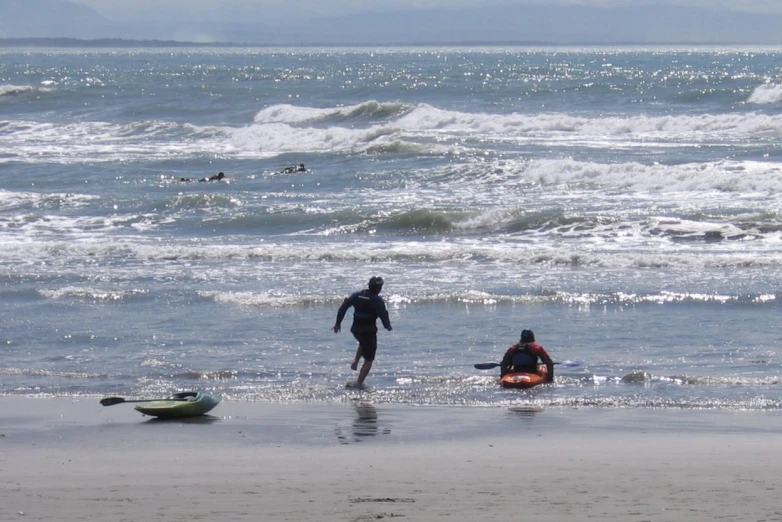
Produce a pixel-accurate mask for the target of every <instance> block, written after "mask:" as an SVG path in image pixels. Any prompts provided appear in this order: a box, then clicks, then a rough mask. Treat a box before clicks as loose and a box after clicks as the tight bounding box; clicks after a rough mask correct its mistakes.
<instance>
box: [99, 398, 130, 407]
mask: <svg viewBox="0 0 782 522" xmlns="http://www.w3.org/2000/svg"><path fill="white" fill-rule="evenodd" d="M121 402H125V399H123V398H122V397H106V398H105V399H101V400H100V403H101V404H102V405H104V406H114V405H115V404H119V403H121Z"/></svg>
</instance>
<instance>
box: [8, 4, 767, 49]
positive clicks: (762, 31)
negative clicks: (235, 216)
mask: <svg viewBox="0 0 782 522" xmlns="http://www.w3.org/2000/svg"><path fill="white" fill-rule="evenodd" d="M781 3H782V2H770V1H764V0H755V1H749V2H740V1H736V0H733V1H729V0H716V1H706V0H668V1H663V0H648V1H646V2H640V3H639V2H637V1H631V0H581V1H570V0H560V1H553V2H546V3H542V2H541V1H539V0H537V1H533V0H493V1H492V0H490V1H485V2H481V3H480V5H479V6H476V5H474V4H475V2H470V1H467V0H429V1H416V0H395V1H393V2H388V1H380V0H374V1H366V2H360V1H355V0H335V1H333V2H330V3H328V4H324V3H323V2H321V1H318V2H316V1H312V0H303V1H300V2H296V3H293V2H283V1H279V0H233V1H225V0H201V1H200V2H198V3H197V4H194V3H192V2H189V1H186V0H4V2H2V3H0V38H36V37H37V38H81V39H98V38H122V39H130V40H175V41H187V42H196V43H198V42H200V43H210V42H226V43H238V44H253V43H255V44H272V45H274V44H280V45H297V44H313V43H320V44H325V45H329V44H336V45H339V44H344V45H361V44H370V45H371V44H401V45H404V44H415V43H433V44H436V43H456V42H464V43H469V42H484V43H491V42H541V43H551V44H568V43H579V44H588V43H592V44H611V43H639V44H644V43H660V44H672V43H703V44H713V43H731V44H770V45H778V44H782V34H780V33H781V32H780V31H779V30H778V28H779V27H781V26H782V5H779V4H781Z"/></svg>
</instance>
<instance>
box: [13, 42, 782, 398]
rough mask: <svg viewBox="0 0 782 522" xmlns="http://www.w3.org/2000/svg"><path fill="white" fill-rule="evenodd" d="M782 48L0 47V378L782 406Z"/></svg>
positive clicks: (78, 390)
mask: <svg viewBox="0 0 782 522" xmlns="http://www.w3.org/2000/svg"><path fill="white" fill-rule="evenodd" d="M781 58H782V49H780V48H755V47H753V48H744V47H736V48H723V47H720V48H717V47H704V48H676V47H649V48H641V47H627V48H619V47H605V48H603V47H585V48H528V47H491V48H490V47H474V48H470V47H449V48H435V47H420V48H388V49H386V48H230V49H229V48H177V49H163V48H161V49H146V48H145V49H124V48H123V49H104V48H101V49H86V48H85V49H67V50H61V49H41V48H36V49H25V48H3V49H0V180H2V183H1V184H0V243H1V244H2V248H0V317H2V322H1V323H0V324H1V325H2V327H1V328H0V395H13V396H20V395H22V396H40V397H50V396H65V397H95V398H98V397H101V396H105V395H122V396H132V397H158V396H161V395H166V394H168V393H173V392H175V391H181V390H190V389H196V390H205V391H209V392H213V393H215V394H218V395H221V396H222V397H223V398H224V399H225V400H235V401H248V402H267V403H304V402H307V403H311V402H312V403H319V402H322V403H335V402H337V403H339V402H351V401H356V400H360V401H370V402H371V403H373V404H394V405H422V406H426V405H434V406H451V405H453V406H475V407H482V406H483V407H487V406H489V407H490V406H503V407H504V406H508V407H522V408H524V407H533V408H564V409H577V408H578V409H581V408H609V409H614V408H631V409H646V408H662V409H677V410H681V409H696V410H704V409H706V410H711V409H720V410H735V411H744V410H780V409H782V386H780V372H782V355H781V354H780V350H782V327H781V326H780V321H779V318H780V312H781V311H782V310H780V297H781V296H782V191H780V189H782V149H780V147H779V143H780V140H782V59H781ZM299 163H304V164H305V165H306V168H307V171H306V172H284V171H283V169H284V168H285V167H288V166H291V165H298V164H299ZM218 172H224V173H225V175H226V179H225V180H223V181H211V182H210V181H206V182H201V181H198V180H200V179H204V178H208V177H210V176H213V175H215V174H217V173H218ZM182 178H186V179H190V180H191V181H182ZM374 275H380V276H382V277H383V278H384V279H385V281H386V284H385V287H384V289H383V294H382V295H383V296H384V298H385V299H386V302H387V305H388V307H389V310H390V316H391V322H392V323H393V325H394V330H393V331H392V332H386V331H385V330H383V329H382V328H381V331H380V332H379V334H378V337H379V348H378V356H377V359H376V361H375V365H374V368H373V370H372V373H371V374H370V376H369V378H368V380H367V384H368V385H369V386H368V389H367V390H364V391H359V390H350V389H346V388H345V383H346V382H348V381H351V380H354V379H355V373H354V372H352V371H351V370H350V368H349V364H350V362H351V359H352V356H353V353H354V351H355V348H356V345H355V341H354V339H353V337H352V335H351V334H350V332H349V326H350V312H349V314H348V317H347V318H346V320H345V322H344V323H343V331H342V332H341V333H339V334H334V333H333V332H332V331H331V330H330V329H331V326H332V325H333V324H334V320H335V316H336V312H337V308H338V307H339V305H340V303H341V302H342V300H343V299H344V298H345V297H346V296H347V295H349V294H350V293H352V292H353V291H356V290H359V289H361V288H364V287H365V286H366V284H367V281H368V280H369V278H370V277H371V276H374ZM524 328H529V329H532V330H533V331H534V332H535V334H536V337H537V340H538V342H539V343H540V344H542V345H543V346H545V347H546V349H547V350H548V351H549V353H550V354H551V355H552V357H553V358H554V359H555V360H556V361H559V362H570V363H572V364H562V365H560V366H558V367H557V372H556V375H557V382H556V384H555V385H548V386H542V387H538V388H534V389H532V390H526V391H525V390H505V389H502V388H500V387H499V386H498V384H497V379H498V372H497V370H490V371H486V370H483V371H481V370H476V369H475V368H474V366H473V365H474V364H475V363H482V362H496V361H498V360H499V359H500V358H501V357H502V354H503V353H504V351H505V350H506V349H507V347H508V346H510V345H512V344H514V343H515V342H516V341H517V340H518V337H519V334H520V332H521V330H522V329H524Z"/></svg>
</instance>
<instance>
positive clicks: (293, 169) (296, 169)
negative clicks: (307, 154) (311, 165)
mask: <svg viewBox="0 0 782 522" xmlns="http://www.w3.org/2000/svg"><path fill="white" fill-rule="evenodd" d="M282 171H283V172H284V173H285V174H291V173H293V172H307V169H306V168H305V167H304V163H299V164H298V166H294V167H285V168H284V169H282Z"/></svg>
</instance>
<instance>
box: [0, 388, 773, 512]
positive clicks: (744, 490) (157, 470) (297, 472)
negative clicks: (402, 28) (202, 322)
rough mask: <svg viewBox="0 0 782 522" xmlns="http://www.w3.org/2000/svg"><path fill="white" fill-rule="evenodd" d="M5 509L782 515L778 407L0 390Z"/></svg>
mask: <svg viewBox="0 0 782 522" xmlns="http://www.w3.org/2000/svg"><path fill="white" fill-rule="evenodd" d="M0 411H2V414H1V415H0V477H2V483H1V484H0V520H3V521H15V520H20V521H26V522H30V521H77V520H78V521H83V520H90V521H133V522H140V521H145V522H146V521H153V520H161V521H179V520H188V521H192V520H207V521H233V520H253V521H258V520H264V521H266V520H295V521H302V520H318V521H365V520H366V521H368V520H383V519H391V518H400V519H404V520H415V521H419V520H420V521H431V520H536V521H576V520H578V521H582V520H591V519H599V520H622V521H647V520H648V521H685V520H686V521H693V520H699V521H700V520H704V521H706V520H708V521H711V520H757V521H760V520H764V521H765V520H782V502H780V501H779V497H780V493H781V492H782V491H780V490H779V489H778V484H779V482H780V480H782V479H781V478H780V464H779V462H780V455H777V453H780V449H779V446H778V445H777V444H776V442H777V439H778V431H777V427H778V425H779V421H780V420H781V419H780V414H778V413H775V412H692V411H655V410H651V411H638V410H633V411H627V410H619V409H617V410H607V409H606V410H546V411H538V410H530V409H518V410H515V409H513V408H499V407H496V408H471V407H447V408H445V407H407V406H399V405H373V404H369V403H362V402H353V403H346V404H261V403H236V402H231V401H224V402H223V403H222V404H220V406H218V407H217V408H216V409H215V410H214V411H213V413H214V415H212V416H209V417H205V418H202V419H199V420H197V421H195V420H193V421H190V422H182V421H155V420H149V418H147V417H142V416H141V415H140V414H139V413H137V412H135V411H133V410H132V407H131V405H129V404H120V405H116V406H111V407H105V408H104V407H102V406H100V405H99V404H98V401H97V399H85V398H82V399H65V398H54V399H52V398H49V399H37V398H23V397H2V398H0Z"/></svg>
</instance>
